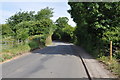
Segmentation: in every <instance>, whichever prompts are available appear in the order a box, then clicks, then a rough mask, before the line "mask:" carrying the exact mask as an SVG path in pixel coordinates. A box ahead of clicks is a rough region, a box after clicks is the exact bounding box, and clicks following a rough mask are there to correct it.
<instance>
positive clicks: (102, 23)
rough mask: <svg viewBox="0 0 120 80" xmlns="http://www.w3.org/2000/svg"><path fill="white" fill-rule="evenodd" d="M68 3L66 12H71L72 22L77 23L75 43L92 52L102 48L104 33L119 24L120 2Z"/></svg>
mask: <svg viewBox="0 0 120 80" xmlns="http://www.w3.org/2000/svg"><path fill="white" fill-rule="evenodd" d="M68 4H69V5H70V6H71V9H70V10H68V12H69V13H70V14H71V17H72V18H73V20H74V22H76V23H77V28H76V30H75V35H76V37H77V43H78V44H79V45H82V46H83V47H84V48H86V49H87V50H88V51H90V52H93V51H94V50H95V49H96V50H97V49H98V51H99V50H100V49H101V48H104V47H103V45H104V41H103V40H102V38H103V37H105V36H104V33H106V32H107V31H114V30H115V29H113V28H115V27H119V25H120V23H119V22H120V18H118V16H119V13H120V2H111V3H98V2H96V3H83V2H82V3H78V2H76V3H73V2H69V3H68ZM108 13H109V14H108ZM109 37H110V36H109ZM111 40H112V39H111ZM107 44H109V43H107ZM94 52H95V51H94ZM98 53H99V52H98Z"/></svg>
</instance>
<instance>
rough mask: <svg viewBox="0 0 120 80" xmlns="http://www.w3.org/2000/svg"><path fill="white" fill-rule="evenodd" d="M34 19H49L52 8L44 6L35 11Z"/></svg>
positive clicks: (51, 15) (51, 14)
mask: <svg viewBox="0 0 120 80" xmlns="http://www.w3.org/2000/svg"><path fill="white" fill-rule="evenodd" d="M35 17H36V20H41V19H50V18H51V17H53V9H52V8H49V7H46V8H44V9H42V10H40V11H38V12H37V14H36V15H35Z"/></svg>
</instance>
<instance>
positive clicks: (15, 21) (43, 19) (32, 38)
mask: <svg viewBox="0 0 120 80" xmlns="http://www.w3.org/2000/svg"><path fill="white" fill-rule="evenodd" d="M51 17H53V9H52V8H48V7H46V8H44V9H41V10H40V11H38V12H37V13H36V14H35V12H34V11H30V12H28V11H19V12H17V13H16V14H14V15H13V16H11V17H10V18H8V19H7V21H6V24H2V25H0V28H2V29H1V31H2V44H3V46H2V52H0V53H2V54H0V55H2V57H0V59H1V61H4V60H6V59H10V58H12V57H14V56H16V55H19V54H22V53H23V52H26V51H30V50H33V49H36V48H41V47H43V46H45V45H50V44H51V43H52V38H53V39H55V40H62V41H69V40H73V38H72V37H73V30H74V28H73V27H72V26H70V25H69V24H68V21H69V20H68V18H67V17H60V18H58V19H57V20H56V22H53V21H52V20H51V19H50V18H51ZM53 34H54V35H53ZM52 36H53V37H52Z"/></svg>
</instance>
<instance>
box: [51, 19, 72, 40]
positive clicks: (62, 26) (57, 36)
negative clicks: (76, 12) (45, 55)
mask: <svg viewBox="0 0 120 80" xmlns="http://www.w3.org/2000/svg"><path fill="white" fill-rule="evenodd" d="M68 21H69V19H68V18H67V17H59V18H58V19H57V20H56V22H55V24H56V26H57V29H56V30H55V32H54V34H53V39H54V40H60V41H66V42H73V41H74V36H73V31H74V27H72V26H71V25H69V24H68Z"/></svg>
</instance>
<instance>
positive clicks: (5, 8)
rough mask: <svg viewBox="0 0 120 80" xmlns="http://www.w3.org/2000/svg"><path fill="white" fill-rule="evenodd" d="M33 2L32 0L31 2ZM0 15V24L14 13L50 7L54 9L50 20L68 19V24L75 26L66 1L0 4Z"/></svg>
mask: <svg viewBox="0 0 120 80" xmlns="http://www.w3.org/2000/svg"><path fill="white" fill-rule="evenodd" d="M33 1H34V0H33ZM1 3H2V4H1V8H0V13H1V14H2V20H0V23H5V20H6V19H7V18H9V17H10V16H12V15H14V14H15V13H16V12H18V11H20V9H21V10H22V11H35V12H37V11H39V10H41V9H43V8H46V7H50V8H54V10H53V11H54V14H53V15H54V16H53V18H51V19H52V20H53V21H55V20H56V19H58V18H59V17H68V18H69V24H70V25H72V26H75V23H74V22H73V20H72V19H71V17H70V14H69V13H68V12H67V10H69V9H70V6H69V5H68V4H67V1H64V2H43V1H41V2H28V1H26V2H1Z"/></svg>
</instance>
